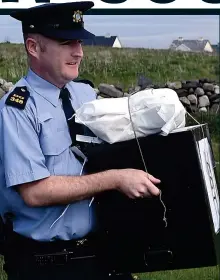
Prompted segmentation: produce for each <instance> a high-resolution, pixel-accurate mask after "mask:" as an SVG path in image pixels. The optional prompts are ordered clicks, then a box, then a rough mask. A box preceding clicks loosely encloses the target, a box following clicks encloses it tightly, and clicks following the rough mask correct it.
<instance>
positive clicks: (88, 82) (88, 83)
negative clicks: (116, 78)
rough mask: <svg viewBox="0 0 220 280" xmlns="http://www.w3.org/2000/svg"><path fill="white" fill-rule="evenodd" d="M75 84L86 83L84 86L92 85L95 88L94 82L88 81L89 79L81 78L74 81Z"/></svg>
mask: <svg viewBox="0 0 220 280" xmlns="http://www.w3.org/2000/svg"><path fill="white" fill-rule="evenodd" d="M74 82H75V83H84V84H87V85H90V86H91V87H92V88H94V87H95V86H94V84H93V82H91V81H90V80H87V79H80V78H78V79H76V80H74Z"/></svg>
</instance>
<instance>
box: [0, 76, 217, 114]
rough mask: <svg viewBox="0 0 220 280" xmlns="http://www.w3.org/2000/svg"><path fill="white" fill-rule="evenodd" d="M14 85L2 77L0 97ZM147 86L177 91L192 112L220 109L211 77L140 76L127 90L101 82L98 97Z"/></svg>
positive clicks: (214, 83) (128, 91)
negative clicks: (157, 80) (160, 79)
mask: <svg viewBox="0 0 220 280" xmlns="http://www.w3.org/2000/svg"><path fill="white" fill-rule="evenodd" d="M12 87H13V83H11V82H7V81H5V80H3V79H0V98H1V97H2V96H3V95H4V94H5V93H7V92H8V91H9V90H10V89H11V88H12ZM147 88H154V89H157V88H170V89H173V90H175V91H176V93H177V95H178V96H179V99H180V101H181V102H182V104H183V105H184V107H185V108H186V109H187V111H188V112H190V113H195V112H198V111H199V112H204V113H206V112H210V113H219V111H220V108H219V107H220V92H219V85H218V84H217V83H216V82H215V81H211V80H210V79H199V80H189V81H176V82H167V83H166V84H164V85H156V84H153V83H152V81H151V80H150V79H149V78H146V77H144V76H143V75H142V76H139V78H138V81H137V85H136V86H133V87H129V88H128V90H127V91H125V90H124V89H123V86H122V85H119V84H118V85H110V84H104V83H101V84H100V85H99V86H98V88H96V89H95V90H96V92H97V94H98V98H106V97H107V98H117V97H123V96H129V95H132V94H134V93H135V92H138V91H140V90H144V89H147Z"/></svg>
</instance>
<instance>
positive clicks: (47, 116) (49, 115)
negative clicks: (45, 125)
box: [38, 112, 53, 123]
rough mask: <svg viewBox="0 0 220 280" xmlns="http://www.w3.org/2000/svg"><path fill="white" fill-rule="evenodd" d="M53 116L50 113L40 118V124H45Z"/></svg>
mask: <svg viewBox="0 0 220 280" xmlns="http://www.w3.org/2000/svg"><path fill="white" fill-rule="evenodd" d="M52 118H53V116H52V115H51V114H50V113H49V112H45V113H43V114H41V115H39V116H38V120H39V122H40V123H42V122H45V121H46V120H50V119H52Z"/></svg>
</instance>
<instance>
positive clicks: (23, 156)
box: [0, 106, 50, 187]
mask: <svg viewBox="0 0 220 280" xmlns="http://www.w3.org/2000/svg"><path fill="white" fill-rule="evenodd" d="M34 123H35V121H34V115H33V114H32V113H31V112H29V113H28V110H26V108H25V109H24V110H20V109H17V108H13V107H11V106H5V107H4V108H3V109H2V111H1V114H0V143H1V147H0V157H1V160H2V164H3V168H4V174H5V181H6V186H7V187H10V186H15V185H18V184H23V183H27V182H32V181H35V180H39V179H43V178H46V177H48V176H50V173H49V171H48V169H47V167H46V165H45V157H44V155H43V153H42V150H41V147H40V143H39V138H38V134H37V131H36V128H35V126H34Z"/></svg>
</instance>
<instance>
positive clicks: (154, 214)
mask: <svg viewBox="0 0 220 280" xmlns="http://www.w3.org/2000/svg"><path fill="white" fill-rule="evenodd" d="M138 141H139V144H140V148H141V151H142V155H143V158H144V161H145V163H146V167H147V171H148V172H149V173H150V174H152V175H153V176H155V177H156V178H159V179H160V180H161V183H160V184H159V185H158V187H159V188H160V189H161V199H162V201H163V203H164V205H165V207H166V209H165V208H164V205H163V204H162V202H161V200H160V197H150V198H142V199H130V198H128V197H127V196H125V195H124V194H123V193H120V192H118V191H116V190H114V191H107V192H102V193H100V194H99V195H97V196H96V197H95V199H94V201H93V204H94V206H95V209H96V214H97V221H98V229H99V230H98V233H99V235H100V236H99V241H100V242H101V248H102V250H103V255H104V259H105V260H106V261H107V263H108V265H109V269H110V270H111V271H115V272H116V273H121V272H132V273H134V272H136V273H138V272H148V271H158V270H174V269H184V268H196V267H204V266H215V265H218V263H219V253H220V242H219V239H220V232H219V230H220V229H219V227H220V226H219V214H220V213H219V195H218V192H219V190H218V184H217V175H216V166H215V160H214V156H213V152H212V146H211V140H210V135H209V129H208V126H207V124H204V125H196V126H192V127H186V128H183V129H179V130H176V131H175V132H172V133H170V134H169V135H168V136H161V135H150V136H147V137H142V138H138ZM86 168H87V172H88V173H94V172H100V171H104V170H108V169H122V168H135V169H142V170H145V169H144V164H143V161H142V158H141V154H140V150H139V147H138V144H137V141H136V139H132V140H129V141H125V142H119V143H115V144H108V143H104V144H100V145H97V146H94V147H91V148H90V150H89V152H88V162H87V165H86ZM164 217H165V218H166V220H165V219H164Z"/></svg>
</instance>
